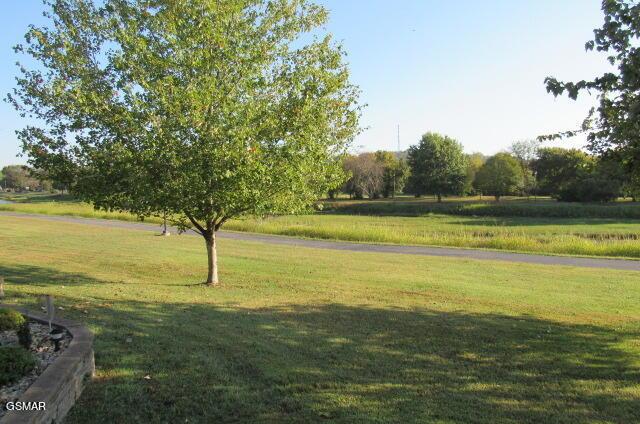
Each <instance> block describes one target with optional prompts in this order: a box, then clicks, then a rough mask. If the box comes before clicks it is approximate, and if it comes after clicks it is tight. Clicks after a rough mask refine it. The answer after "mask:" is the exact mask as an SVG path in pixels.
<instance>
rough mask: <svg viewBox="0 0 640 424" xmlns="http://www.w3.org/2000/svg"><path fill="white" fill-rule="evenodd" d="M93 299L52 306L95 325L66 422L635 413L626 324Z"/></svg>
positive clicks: (51, 279) (62, 300)
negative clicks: (91, 361) (91, 365)
mask: <svg viewBox="0 0 640 424" xmlns="http://www.w3.org/2000/svg"><path fill="white" fill-rule="evenodd" d="M0 275H4V276H5V277H6V278H7V281H10V282H11V285H13V284H16V285H31V286H34V289H33V291H32V293H34V294H35V293H40V292H44V289H47V288H50V287H53V286H54V285H65V286H70V289H72V288H73V286H89V285H92V284H101V283H105V281H100V280H98V279H94V278H92V277H89V276H86V275H83V274H68V273H64V272H58V271H54V270H51V269H47V268H41V267H35V266H6V265H3V266H0ZM20 292H21V293H24V290H21V291H20ZM13 293H14V292H13V291H12V290H11V289H10V288H9V291H8V294H9V295H10V296H12V295H13ZM57 293H60V291H57ZM147 294H152V292H148V293H147ZM23 296H28V295H25V294H23ZM56 298H57V300H58V304H61V305H72V304H73V303H76V304H77V303H78V302H79V301H81V300H82V299H81V295H80V294H77V293H73V292H71V291H69V292H68V294H64V293H63V294H57V295H56ZM209 299H210V297H209ZM90 300H91V301H90V302H87V303H86V304H82V305H80V306H79V307H74V306H71V307H69V308H67V310H65V311H62V312H61V314H63V315H65V316H66V317H67V318H71V319H75V320H78V321H83V322H86V323H87V324H88V325H89V326H90V328H91V329H92V330H93V331H94V332H95V334H96V339H95V356H96V366H97V369H98V374H97V377H96V379H94V380H93V381H92V382H91V383H90V384H89V385H88V386H87V387H86V389H85V391H84V392H83V394H82V396H81V398H80V399H79V401H78V403H77V406H76V407H74V408H73V409H72V411H71V413H70V415H69V417H68V419H67V422H70V423H74V422H91V423H97V422H122V423H127V422H132V423H134V422H135V423H137V422H169V421H171V422H186V421H188V422H191V423H193V422H203V423H208V422H318V421H330V422H341V423H352V422H380V423H383V422H384V423H387V422H403V423H404V422H408V423H413V422H415V423H422V422H455V423H467V422H486V423H494V422H514V423H515V422H530V423H540V422H566V423H573V422H588V421H594V422H595V421H598V422H620V423H623V422H624V423H626V422H638V421H639V420H640V412H639V411H638V409H637V405H638V402H639V399H638V393H639V391H640V390H639V389H640V367H639V366H638V361H637V355H636V354H637V349H636V350H634V349H633V348H630V347H629V346H633V345H634V343H637V340H638V339H639V338H640V330H639V329H638V327H637V326H628V328H627V329H625V330H621V329H619V328H615V329H614V328H608V327H604V326H597V325H584V324H567V323H559V322H554V321H549V320H544V319H540V318H537V317H533V316H508V315H503V314H497V313H470V312H466V311H448V312H443V311H438V310H432V309H429V308H427V307H424V308H415V309H411V310H408V309H396V308H391V307H388V308H381V307H370V306H366V305H352V304H351V305H345V304H305V305H297V304H286V305H280V306H273V307H264V308H247V307H240V306H237V305H236V304H220V303H218V304H214V303H206V302H207V300H206V298H205V299H203V301H202V303H196V304H194V303H179V302H175V301H173V302H172V301H170V299H162V298H160V299H159V300H158V299H157V298H153V297H151V298H148V299H140V300H126V299H121V298H117V296H116V295H114V296H112V297H102V298H101V297H100V296H93V295H92V296H91V299H90ZM16 301H17V302H18V303H22V304H28V303H29V299H28V298H27V299H25V298H24V297H23V298H21V299H16ZM34 303H35V302H34ZM85 309H86V310H85ZM58 314H60V312H58Z"/></svg>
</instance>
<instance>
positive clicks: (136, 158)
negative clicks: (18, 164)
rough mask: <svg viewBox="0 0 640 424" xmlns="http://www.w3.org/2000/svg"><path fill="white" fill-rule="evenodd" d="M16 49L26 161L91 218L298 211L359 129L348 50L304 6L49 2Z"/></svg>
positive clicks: (322, 187)
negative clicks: (66, 184)
mask: <svg viewBox="0 0 640 424" xmlns="http://www.w3.org/2000/svg"><path fill="white" fill-rule="evenodd" d="M47 4H48V5H49V6H50V9H49V10H48V12H47V16H49V18H50V20H51V24H50V25H49V26H46V27H41V28H39V27H31V28H30V29H29V31H28V32H27V34H26V36H25V43H24V45H19V46H17V47H16V50H17V51H18V52H23V53H26V54H27V55H29V56H31V57H32V59H34V60H35V62H36V63H39V66H35V67H33V68H32V69H26V68H25V67H21V70H22V75H21V77H19V79H18V86H17V88H16V89H15V90H14V93H13V94H12V95H10V96H9V100H10V101H12V102H13V103H14V105H15V106H16V107H17V108H18V110H19V111H21V112H22V113H24V114H28V115H31V116H34V117H36V118H40V119H41V121H42V122H43V124H42V125H40V126H28V127H26V128H25V129H23V130H22V131H20V133H19V136H20V139H21V140H22V142H23V146H24V150H25V152H26V153H28V155H29V157H30V161H31V163H32V164H33V165H34V166H36V167H38V168H40V169H43V170H44V171H46V172H49V173H50V174H51V175H55V174H56V172H57V171H61V172H62V173H63V174H65V175H73V178H74V183H73V186H72V189H73V191H74V192H75V193H76V194H77V195H78V196H79V197H80V198H82V199H84V200H87V201H90V202H92V203H93V204H94V205H95V206H96V207H97V208H104V209H116V210H127V211H130V212H133V213H136V214H139V215H141V216H145V215H160V214H163V213H165V212H166V213H167V214H168V215H169V216H170V217H172V219H173V220H174V221H175V222H176V224H178V225H179V226H180V227H181V228H182V229H188V228H191V229H193V230H194V231H196V232H198V233H199V234H201V235H202V237H203V238H204V240H205V244H206V248H207V252H208V268H209V271H208V276H207V279H206V282H207V284H210V285H215V284H217V283H218V273H217V269H218V268H217V253H216V232H217V231H218V230H219V229H220V228H221V227H222V225H223V224H224V223H225V222H226V221H227V220H229V219H230V218H234V217H238V216H240V215H244V214H263V213H280V212H294V211H298V210H301V209H305V208H306V207H308V205H309V204H310V203H311V202H313V201H314V200H315V199H317V198H318V197H319V196H320V195H322V194H323V193H325V192H326V191H327V190H328V189H330V188H332V187H335V186H337V185H339V184H340V183H341V182H342V178H343V174H342V170H341V166H340V157H341V156H342V154H343V153H344V151H345V149H346V147H347V145H348V144H349V142H350V141H351V140H352V139H353V137H354V136H355V134H356V133H357V132H358V131H359V127H358V118H359V106H358V105H357V97H358V90H357V88H356V87H354V86H353V85H351V84H350V82H349V72H348V69H347V67H346V66H345V63H344V60H343V56H344V52H343V50H342V48H341V47H340V46H339V45H336V44H335V43H334V42H332V40H331V38H330V36H329V35H322V28H321V27H322V25H323V24H324V23H325V22H326V21H327V11H326V10H325V9H324V8H322V7H319V6H317V5H315V4H312V3H310V2H308V1H306V0H272V1H269V0H182V1H173V0H152V1H138V0H103V1H99V2H94V1H90V0H52V1H50V2H48V3H47Z"/></svg>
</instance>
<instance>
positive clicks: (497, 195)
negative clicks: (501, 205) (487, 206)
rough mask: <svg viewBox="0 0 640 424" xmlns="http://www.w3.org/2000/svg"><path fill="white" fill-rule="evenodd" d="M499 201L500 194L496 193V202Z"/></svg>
mask: <svg viewBox="0 0 640 424" xmlns="http://www.w3.org/2000/svg"><path fill="white" fill-rule="evenodd" d="M499 201H500V195H499V194H496V202H499Z"/></svg>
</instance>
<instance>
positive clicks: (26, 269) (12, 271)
mask: <svg viewBox="0 0 640 424" xmlns="http://www.w3.org/2000/svg"><path fill="white" fill-rule="evenodd" d="M0 276H2V277H4V278H5V280H6V281H7V284H8V285H17V286H31V287H52V286H81V285H91V284H99V283H105V282H106V281H102V280H98V279H96V278H94V277H91V276H89V275H87V274H81V273H69V272H60V271H58V270H56V269H53V268H44V267H38V266H32V265H6V264H0Z"/></svg>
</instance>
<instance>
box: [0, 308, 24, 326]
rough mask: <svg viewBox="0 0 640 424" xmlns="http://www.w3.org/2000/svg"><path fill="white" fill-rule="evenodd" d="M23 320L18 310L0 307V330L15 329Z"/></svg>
mask: <svg viewBox="0 0 640 424" xmlns="http://www.w3.org/2000/svg"><path fill="white" fill-rule="evenodd" d="M25 322H26V320H25V319H24V317H23V316H22V314H21V313H20V312H17V311H14V310H13V309H0V331H7V330H17V329H18V328H20V326H21V325H23V324H24V323H25Z"/></svg>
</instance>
